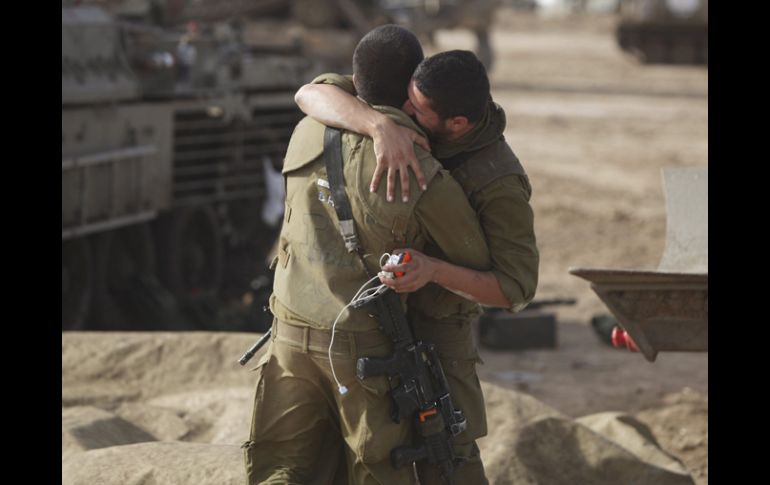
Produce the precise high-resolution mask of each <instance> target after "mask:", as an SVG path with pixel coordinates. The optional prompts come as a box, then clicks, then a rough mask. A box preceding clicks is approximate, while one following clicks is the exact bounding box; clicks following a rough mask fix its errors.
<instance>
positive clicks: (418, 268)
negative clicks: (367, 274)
mask: <svg viewBox="0 0 770 485" xmlns="http://www.w3.org/2000/svg"><path fill="white" fill-rule="evenodd" d="M404 251H408V252H409V253H410V255H411V257H412V259H411V260H410V261H409V262H407V263H401V264H386V265H385V266H383V267H382V270H383V271H387V272H391V273H393V274H396V273H400V272H404V273H406V274H404V275H403V276H399V277H396V278H387V277H384V276H380V282H381V283H382V284H384V285H386V286H388V287H389V288H391V289H392V290H393V291H395V292H396V293H411V292H413V291H417V290H419V289H420V288H422V287H423V286H425V285H426V284H428V283H430V282H431V281H433V275H434V274H435V271H436V260H435V259H434V258H431V257H430V256H426V255H424V254H422V253H421V252H419V251H416V250H414V249H395V250H393V254H400V253H403V252H404Z"/></svg>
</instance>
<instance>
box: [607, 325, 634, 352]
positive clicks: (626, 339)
mask: <svg viewBox="0 0 770 485" xmlns="http://www.w3.org/2000/svg"><path fill="white" fill-rule="evenodd" d="M612 345H613V347H626V348H627V349H628V350H630V351H631V352H639V347H637V346H636V342H634V339H632V338H631V336H630V335H629V334H628V332H626V331H625V330H623V329H622V328H620V327H618V326H616V327H615V328H613V329H612Z"/></svg>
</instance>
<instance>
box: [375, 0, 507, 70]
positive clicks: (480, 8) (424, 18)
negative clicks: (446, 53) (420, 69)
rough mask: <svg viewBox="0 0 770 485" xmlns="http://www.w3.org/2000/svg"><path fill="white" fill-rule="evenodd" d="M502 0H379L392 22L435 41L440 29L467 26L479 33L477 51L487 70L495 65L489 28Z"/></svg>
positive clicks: (425, 38) (476, 33)
mask: <svg viewBox="0 0 770 485" xmlns="http://www.w3.org/2000/svg"><path fill="white" fill-rule="evenodd" d="M501 4H502V1H501V0H474V1H470V0H379V5H380V8H381V9H382V10H383V11H384V12H385V13H386V14H387V15H388V16H389V19H390V21H391V22H394V23H398V24H401V25H403V26H404V27H406V28H408V29H410V30H412V31H413V32H414V33H416V34H418V35H419V36H421V37H422V38H423V39H424V40H427V41H429V42H431V43H433V42H434V37H435V34H436V31H438V30H440V29H456V28H462V29H468V30H470V31H471V32H472V33H473V35H474V36H475V37H476V47H475V52H476V56H477V57H478V58H479V60H480V61H481V62H482V63H483V64H484V66H485V67H486V68H487V70H489V71H491V70H492V66H493V65H494V55H493V52H492V45H491V42H490V39H489V29H490V26H491V25H492V22H493V20H494V12H495V10H496V9H497V8H498V7H499V6H500V5H501Z"/></svg>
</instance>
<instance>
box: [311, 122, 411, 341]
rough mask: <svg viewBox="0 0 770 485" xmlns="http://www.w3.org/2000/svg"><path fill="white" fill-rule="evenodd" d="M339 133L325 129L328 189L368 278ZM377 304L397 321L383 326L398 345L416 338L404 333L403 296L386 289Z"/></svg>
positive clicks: (350, 247) (344, 233) (349, 244)
mask: <svg viewBox="0 0 770 485" xmlns="http://www.w3.org/2000/svg"><path fill="white" fill-rule="evenodd" d="M340 135H341V133H340V130H338V129H336V128H332V127H329V126H327V127H326V130H325V131H324V163H325V164H326V176H327V177H329V190H330V191H331V193H332V200H333V201H334V211H335V212H336V213H337V219H338V220H339V223H340V233H341V234H342V239H343V240H344V241H345V248H346V249H347V250H348V252H353V251H355V252H356V254H358V257H359V259H360V260H361V264H362V265H363V267H364V271H365V272H366V276H367V278H373V277H374V275H373V274H372V273H371V272H370V271H369V268H368V267H367V266H366V262H365V261H364V255H363V248H361V245H360V244H359V242H358V236H357V235H356V228H355V221H354V220H353V209H351V207H350V199H348V194H347V192H345V178H344V176H343V173H342V163H343V160H342V138H341V136H340ZM375 303H376V304H377V311H378V313H379V315H378V316H379V317H380V318H388V319H389V320H390V321H391V322H394V323H396V322H398V323H397V324H394V325H383V329H384V330H385V332H386V333H387V334H388V337H390V338H391V339H392V340H393V342H394V343H395V344H396V345H398V344H405V343H407V342H411V341H413V340H414V338H413V336H412V335H403V333H405V332H406V333H410V334H411V333H412V332H411V331H410V327H409V323H408V320H407V319H406V315H405V314H404V311H403V308H402V307H401V299H400V298H399V297H398V295H397V294H396V293H394V292H393V291H386V292H385V293H383V294H382V295H381V296H380V298H377V299H376V300H375Z"/></svg>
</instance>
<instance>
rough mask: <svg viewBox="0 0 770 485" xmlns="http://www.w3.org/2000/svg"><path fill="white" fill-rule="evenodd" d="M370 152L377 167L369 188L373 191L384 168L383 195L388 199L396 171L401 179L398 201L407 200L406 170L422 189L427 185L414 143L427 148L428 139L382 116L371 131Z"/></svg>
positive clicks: (394, 186)
mask: <svg viewBox="0 0 770 485" xmlns="http://www.w3.org/2000/svg"><path fill="white" fill-rule="evenodd" d="M372 139H373V141H374V154H375V156H376V157H377V168H376V169H375V170H374V175H373V176H372V181H371V184H370V185H369V190H370V191H372V192H375V191H376V190H377V187H379V185H380V180H381V179H382V175H383V174H384V173H385V170H386V169H387V172H388V178H387V198H388V202H392V201H393V199H394V198H395V192H396V172H398V173H399V174H400V178H401V200H403V201H404V202H407V201H409V172H408V169H409V168H411V169H412V171H413V172H414V175H415V177H416V178H417V183H418V184H419V185H420V188H422V190H425V189H426V188H427V185H426V183H425V176H424V175H423V173H422V169H421V168H420V163H419V162H418V161H417V155H416V154H415V151H414V144H415V143H417V144H418V145H420V146H421V147H423V148H424V149H426V150H428V151H430V145H429V144H428V140H426V139H425V138H424V137H422V136H420V135H419V134H417V133H416V132H415V131H414V130H412V129H410V128H407V127H405V126H401V125H398V124H396V123H395V122H394V121H392V120H391V119H390V118H385V119H384V120H383V122H382V123H380V124H378V126H377V129H376V131H375V136H373V137H372Z"/></svg>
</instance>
